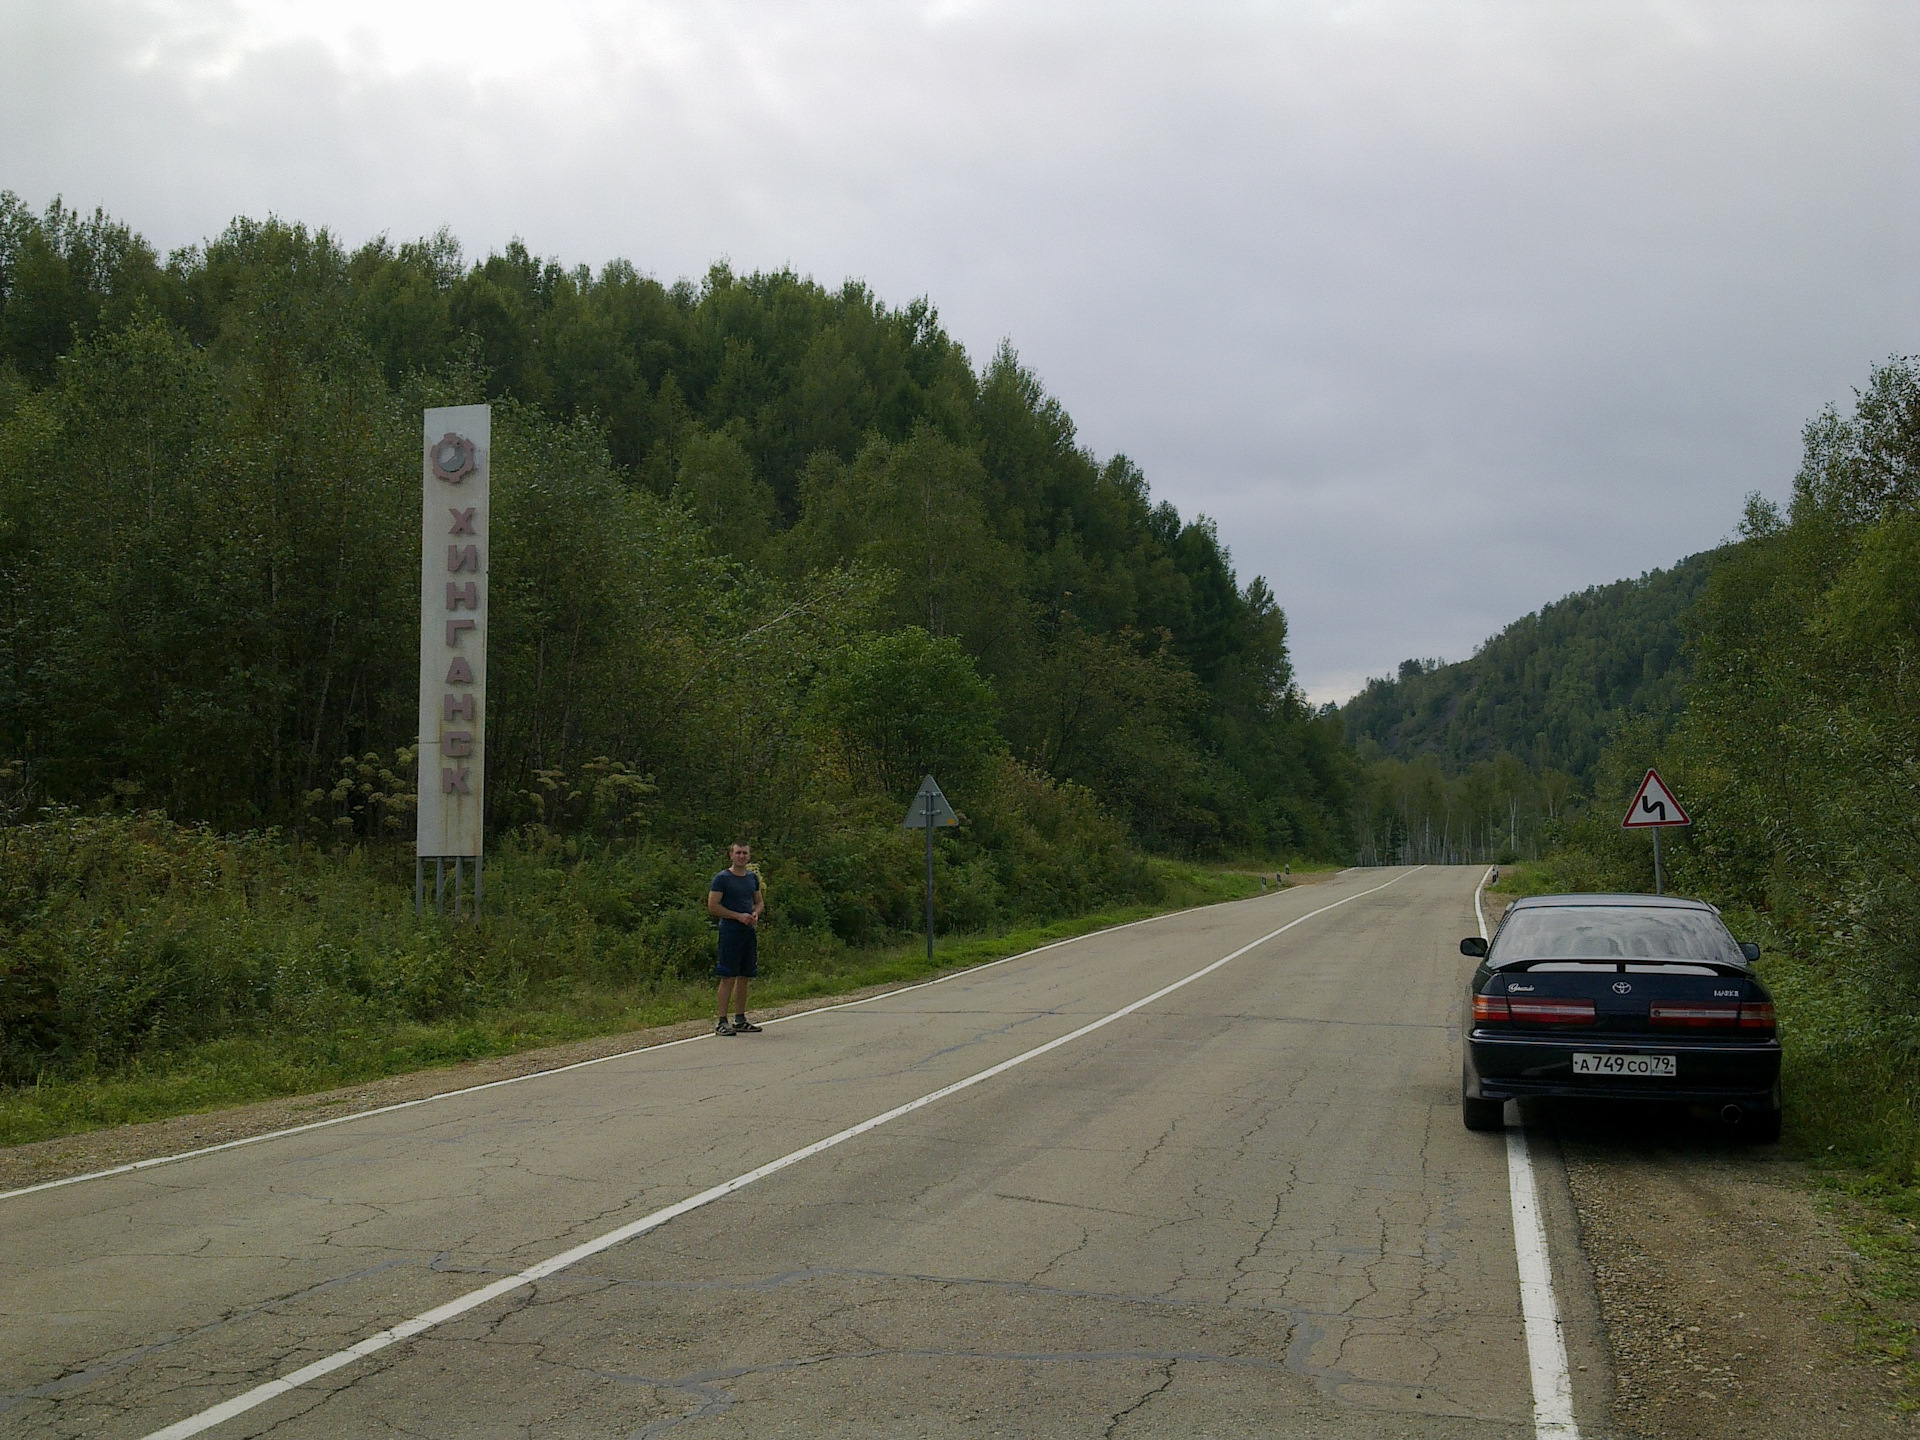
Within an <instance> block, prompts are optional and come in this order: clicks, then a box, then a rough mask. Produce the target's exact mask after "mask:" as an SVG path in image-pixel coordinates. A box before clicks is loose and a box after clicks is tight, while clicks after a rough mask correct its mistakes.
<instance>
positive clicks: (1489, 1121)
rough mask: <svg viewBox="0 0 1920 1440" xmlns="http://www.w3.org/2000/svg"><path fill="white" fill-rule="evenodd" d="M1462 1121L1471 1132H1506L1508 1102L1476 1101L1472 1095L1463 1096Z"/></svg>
mask: <svg viewBox="0 0 1920 1440" xmlns="http://www.w3.org/2000/svg"><path fill="white" fill-rule="evenodd" d="M1460 1120H1461V1123H1462V1124H1464V1125H1465V1126H1466V1127H1467V1129H1469V1130H1504V1129H1506V1128H1507V1104H1506V1101H1504V1100H1476V1099H1474V1098H1473V1096H1471V1095H1462V1096H1461V1097H1460Z"/></svg>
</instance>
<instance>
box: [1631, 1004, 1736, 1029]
mask: <svg viewBox="0 0 1920 1440" xmlns="http://www.w3.org/2000/svg"><path fill="white" fill-rule="evenodd" d="M1647 1019H1648V1020H1650V1021H1651V1022H1652V1023H1654V1024H1655V1025H1678V1026H1681V1027H1682V1028H1687V1029H1701V1028H1713V1029H1721V1030H1730V1029H1732V1028H1733V1027H1734V1026H1735V1025H1738V1024H1739V1023H1740V1007H1739V1006H1738V1005H1724V1004H1718V1005H1717V1004H1714V1003H1712V1002H1710V1001H1692V1002H1688V1003H1685V1004H1682V1003H1679V1002H1677V1001H1672V1000H1656V1001H1654V1002H1653V1004H1652V1005H1650V1006H1648V1007H1647Z"/></svg>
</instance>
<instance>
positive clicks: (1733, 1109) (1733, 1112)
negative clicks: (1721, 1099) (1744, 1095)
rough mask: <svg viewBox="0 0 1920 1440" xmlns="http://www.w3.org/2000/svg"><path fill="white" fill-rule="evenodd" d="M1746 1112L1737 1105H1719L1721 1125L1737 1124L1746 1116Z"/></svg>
mask: <svg viewBox="0 0 1920 1440" xmlns="http://www.w3.org/2000/svg"><path fill="white" fill-rule="evenodd" d="M1746 1113H1747V1112H1746V1111H1745V1110H1742V1109H1741V1108H1740V1107H1739V1106H1738V1105H1722V1106H1721V1107H1720V1122H1721V1123H1722V1124H1723V1125H1738V1124H1739V1123H1740V1122H1741V1120H1742V1119H1744V1118H1745V1117H1746Z"/></svg>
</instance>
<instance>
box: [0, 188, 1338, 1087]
mask: <svg viewBox="0 0 1920 1440" xmlns="http://www.w3.org/2000/svg"><path fill="white" fill-rule="evenodd" d="M478 401H488V402H490V403H491V404H492V405H493V406H494V430H493V433H494V460H493V528H494V543H493V549H492V553H491V556H490V563H489V588H490V594H491V602H490V605H491V622H490V623H491V627H492V628H491V640H490V654H489V712H490V713H489V724H488V742H489V743H488V747H487V754H486V784H487V793H488V796H489V801H488V808H489V824H490V827H491V829H492V830H493V832H495V833H494V836H493V839H492V840H491V841H490V849H491V854H492V861H493V863H492V864H490V869H489V880H490V884H489V896H490V897H498V900H499V904H500V906H501V907H502V909H501V912H500V914H499V915H498V917H497V919H496V920H495V921H493V922H492V923H490V924H489V926H488V928H487V931H486V934H485V935H484V936H483V937H481V938H480V939H478V940H474V939H473V938H472V937H467V938H462V937H460V936H456V935H452V934H450V933H449V934H439V933H437V932H436V933H435V934H428V933H427V932H424V931H422V930H421V929H420V927H418V926H417V925H414V924H413V923H412V922H411V920H410V917H409V916H408V915H407V914H406V913H405V912H406V905H405V902H406V901H407V900H409V899H410V894H411V885H410V880H411V871H412V863H411V850H410V844H409V842H410V839H411V809H410V807H411V805H412V796H413V792H414V780H413V767H414V760H415V757H414V734H413V732H414V729H415V725H416V700H415V694H414V691H415V685H416V678H415V675H416V668H417V660H416V648H417V638H416V636H415V629H416V626H417V620H416V618H415V616H416V604H417V602H416V599H415V594H414V591H415V586H416V584H417V580H416V577H417V567H418V559H417V555H418V548H417V547H418V543H419V541H418V529H417V525H418V520H417V513H418V503H419V502H418V485H419V483H420V482H419V473H420V445H421V440H420V428H419V427H420V411H421V409H422V408H423V407H425V406H431V405H440V404H463V403H472V402H478ZM928 772H931V773H934V774H935V775H936V776H937V777H938V778H939V780H940V782H941V784H942V785H943V787H944V788H945V789H946V792H947V794H948V795H949V797H950V798H951V799H952V801H953V803H954V805H955V806H956V808H957V809H959V811H960V812H961V814H962V815H963V817H964V818H965V820H966V822H967V823H966V824H965V825H963V826H962V827H961V829H960V830H959V831H958V832H956V833H955V834H954V835H952V836H947V837H943V838H942V842H941V854H940V866H941V874H940V884H939V886H938V891H939V902H940V903H939V914H938V922H939V925H940V927H941V928H942V929H943V930H947V931H952V932H956V933H957V932H971V933H979V932H982V931H984V930H988V929H991V928H993V927H995V926H1003V925H1006V924H1009V923H1015V922H1020V921H1023V920H1028V919H1045V918H1054V917H1059V916H1070V915H1074V914H1079V913H1084V912H1088V911H1091V910H1095V909H1098V908H1100V907H1101V906H1103V905H1112V904H1126V903H1147V902H1152V901H1155V900H1156V899H1157V898H1159V899H1163V898H1164V894H1165V889H1166V886H1165V881H1164V877H1163V874H1162V872H1161V871H1160V870H1159V869H1156V868H1155V866H1154V865H1153V864H1150V863H1149V862H1148V858H1147V857H1149V856H1175V857H1200V858H1206V857H1222V856H1230V855H1241V856H1248V857H1261V858H1267V857H1271V858H1272V860H1273V861H1274V864H1273V866H1272V868H1276V869H1277V868H1278V864H1279V862H1280V861H1282V860H1284V859H1286V858H1289V857H1291V858H1296V859H1297V858H1300V857H1302V856H1324V857H1327V858H1337V857H1341V856H1343V855H1344V854H1345V852H1346V849H1347V844H1346V834H1347V825H1348V816H1347V809H1348V805H1349V803H1350V798H1351V764H1350V761H1349V759H1348V754H1347V751H1346V748H1345V746H1344V745H1343V743H1342V739H1341V736H1340V732H1339V722H1338V720H1337V718H1335V717H1333V716H1331V715H1321V714H1316V713H1315V712H1314V711H1312V710H1311V709H1310V707H1309V706H1307V704H1306V703H1305V702H1304V700H1303V699H1302V697H1301V694H1300V692H1299V690H1298V688H1297V686H1296V685H1295V684H1294V681H1293V675H1292V670H1291V667H1290V663H1289V659H1288V651H1287V630H1286V619H1285V616H1284V615H1283V613H1282V612H1281V610H1280V607H1279V605H1278V603H1277V602H1276V600H1275V598H1274V594H1273V591H1272V589H1271V588H1270V586H1269V585H1268V584H1267V582H1266V581H1265V580H1264V579H1262V578H1259V577H1254V578H1251V579H1242V578H1241V577H1240V576H1239V575H1237V574H1236V572H1235V569H1234V567H1233V563H1232V558H1231V556H1230V554H1229V552H1228V550H1227V548H1226V546H1225V544H1224V543H1223V541H1222V539H1221V537H1220V536H1219V534H1218V533H1217V531H1216V530H1215V528H1214V526H1213V525H1212V524H1211V522H1209V521H1207V520H1206V519H1204V518H1200V517H1191V518H1183V517H1182V516H1180V515H1179V514H1178V513H1177V512H1176V511H1175V510H1174V508H1173V507H1172V506H1171V505H1169V504H1167V503H1165V502H1164V501H1156V500H1155V499H1154V497H1153V495H1152V493H1151V491H1150V489H1149V487H1148V483H1147V480H1146V477H1145V476H1144V475H1142V474H1141V472H1140V471H1139V469H1138V468H1137V467H1136V466H1134V465H1133V464H1132V463H1131V462H1130V461H1128V460H1127V458H1126V457H1125V456H1124V455H1111V456H1106V457H1104V458H1103V457H1100V456H1096V455H1095V454H1093V453H1092V452H1091V451H1090V450H1088V449H1087V448H1086V447H1085V446H1084V445H1083V444H1081V442H1080V441H1079V439H1078V438H1077V436H1076V432H1075V429H1074V426H1073V422H1072V420H1071V419H1070V417H1069V416H1068V415H1067V414H1066V412H1065V410H1064V409H1063V408H1062V407H1061V405H1060V404H1059V402H1058V401H1057V400H1055V399H1054V398H1053V397H1052V396H1050V395H1049V394H1048V393H1047V392H1046V390H1045V388H1044V387H1043V386H1042V384H1041V383H1040V381H1039V379H1038V378H1037V377H1036V376H1035V375H1033V374H1032V373H1031V372H1030V371H1028V370H1027V369H1025V368H1024V367H1023V366H1022V365H1021V363H1020V361H1019V358H1018V356H1017V355H1016V354H1015V352H1014V351H1013V350H1012V349H1011V348H1010V347H1009V346H1002V347H1001V348H1000V349H999V350H998V351H997V352H996V353H994V354H993V355H991V356H988V357H985V359H984V360H983V361H982V362H981V363H978V364H976V363H975V362H974V360H973V359H972V358H971V357H969V356H968V355H967V354H966V353H965V351H964V350H963V349H962V348H961V347H960V346H959V345H958V344H957V343H956V342H955V341H954V340H953V339H952V338H951V337H950V336H948V335H947V334H946V333H945V331H944V330H943V329H942V328H941V325H940V322H939V317H938V315H937V313H936V311H935V310H934V308H933V307H932V305H931V304H930V303H928V302H927V301H925V300H915V301H913V302H911V303H909V304H907V305H905V306H904V307H899V308H895V307H891V306H889V305H888V304H886V303H884V302H883V301H882V300H880V299H879V298H878V297H876V296H874V295H873V294H872V293H870V292H869V291H868V290H867V289H866V288H865V287H863V286H862V285H860V284H858V283H856V282H848V283H846V284H844V285H842V286H840V287H839V288H838V289H831V290H830V289H827V288H824V287H822V286H821V285H819V284H816V283H815V282H814V281H812V280H810V279H806V278H803V277H801V276H798V275H795V274H793V273H790V272H785V271H782V272H776V273H769V274H752V275H736V274H734V273H732V272H731V271H730V270H729V269H728V268H727V267H725V266H716V267H714V268H713V269H711V270H710V271H709V272H708V273H707V274H706V275H705V276H704V277H703V278H702V279H701V280H699V281H698V282H697V283H695V282H691V281H685V280H682V281H676V282H674V283H671V284H663V283H661V282H660V281H658V280H655V279H654V278H652V277H650V276H648V275H646V274H644V273H643V272H642V271H640V270H639V269H637V268H636V267H635V266H634V265H632V264H629V263H627V262H625V261H619V260H616V261H612V262H609V263H607V264H605V265H604V266H602V267H601V268H600V269H599V270H598V271H597V272H595V271H591V270H589V269H588V268H587V267H584V266H578V267H574V268H563V267H562V266H561V265H559V264H558V263H556V262H553V261H548V260H543V259H539V258H537V257H535V256H533V255H532V254H530V253H529V252H528V251H527V250H526V249H525V248H524V247H522V246H520V245H518V244H513V245H509V246H508V247H506V249H505V250H504V251H503V252H501V253H496V254H491V255H489V256H487V257H486V258H485V259H483V260H480V261H477V262H474V263H468V262H467V261H466V260H465V259H464V258H463V255H462V252H461V249H460V246H459V243H458V242H457V240H456V239H455V238H454V237H453V236H451V235H450V234H448V233H446V232H442V233H441V234H439V235H436V236H433V237H430V238H428V239H424V240H420V241H415V242H408V243H402V244H398V245H396V244H391V243H389V242H387V241H386V240H384V239H380V240H375V241H372V242H370V243H367V244H365V245H362V246H359V247H358V248H354V249H349V248H347V247H344V246H343V245H341V244H340V243H339V242H338V241H337V240H336V239H335V238H334V237H333V236H332V235H331V234H330V233H329V232H327V231H326V230H324V229H319V230H316V229H309V228H307V227H305V226H303V225H300V224H296V223H289V222H284V221H281V220H278V219H268V220H264V221H256V220H248V219H240V220H236V221H234V222H233V223H232V224H231V225H230V226H229V227H228V228H227V229H226V230H225V231H224V232H223V233H222V234H221V235H219V236H218V237H217V238H215V239H213V240H211V241H209V242H207V243H206V244H204V245H201V246H196V247H192V248H190V249H187V250H183V251H180V252H177V253H174V254H172V255H169V256H165V257H162V256H160V255H158V254H157V253H156V252H155V250H154V249H153V247H152V246H150V245H149V244H148V243H147V242H146V241H145V240H143V239H142V238H141V237H140V236H139V235H138V234H136V233H134V232H133V231H132V230H131V229H129V228H128V227H127V226H125V225H123V224H121V223H119V222H117V221H115V220H113V219H112V218H111V217H109V216H107V215H105V214H102V213H98V212H96V213H95V214H93V215H91V216H87V215H82V214H79V213H76V212H74V211H72V210H70V209H67V208H65V207H63V206H62V205H60V204H58V203H56V204H54V205H53V206H51V207H50V208H48V209H47V210H46V211H44V212H43V213H40V214H35V213H32V212H30V211H29V210H28V209H27V207H26V206H25V205H24V204H23V203H22V202H21V201H20V200H19V199H18V198H17V197H14V196H12V195H4V196H0V946H4V947H5V948H6V953H7V968H6V970H5V974H4V977H0V979H4V983H5V985H6V986H7V987H8V988H7V993H6V994H5V995H4V996H0V1000H4V1008H3V1009H0V1016H4V1019H3V1020H0V1024H3V1025H4V1027H5V1028H4V1032H3V1033H0V1070H3V1071H4V1073H5V1076H6V1077H9V1078H14V1079H26V1078H32V1077H40V1076H46V1075H50V1074H63V1073H69V1072H71V1071H73V1070H74V1068H75V1067H76V1066H78V1067H80V1068H82V1069H84V1068H85V1067H88V1066H99V1065H112V1064H122V1063H130V1062H131V1060H132V1059H137V1058H138V1057H140V1056H143V1055H153V1054H160V1053H167V1052H169V1050H170V1049H177V1048H178V1047H179V1046H181V1045H184V1044H188V1043H200V1042H204V1041H208V1040H209V1039H210V1038H213V1037H218V1036H219V1035H224V1034H230V1033H239V1032H241V1031H248V1030H252V1031H260V1032H262V1033H264V1031H265V1030H271V1029H272V1028H273V1027H274V1026H276V1025H295V1026H301V1025H304V1026H306V1027H307V1029H308V1030H309V1031H311V1032H312V1033H316V1034H317V1033H320V1032H321V1031H324V1030H325V1029H326V1028H327V1026H328V1025H333V1026H334V1027H335V1028H336V1029H337V1028H338V1023H339V1022H338V1020H337V1016H336V1019H335V1020H332V1021H325V1022H323V1021H321V1020H318V1019H311V1018H309V1019H304V1020H303V1019H299V1018H298V1017H300V1016H309V1017H311V1016H315V1015H320V1014H322V1013H325V1014H334V1013H335V1011H338V1010H339V1007H341V1006H345V1007H346V1008H347V1010H348V1011H351V1012H352V1013H354V1014H358V1015H363V1016H365V1017H368V1019H367V1023H368V1024H374V1023H375V1021H377V1020H378V1019H379V1017H380V1016H388V1017H389V1018H392V1017H399V1016H411V1017H413V1018H415V1019H424V1018H430V1017H432V1016H435V1015H440V1014H443V1013H448V1012H449V1011H450V1010H453V1009H459V1008H460V1007H461V1006H463V1005H465V1006H469V1008H472V1007H474V1006H478V1007H481V1008H484V1007H485V1006H486V1005H496V1004H497V1003H503V997H504V998H512V997H515V996H519V997H522V998H524V997H526V996H528V995H532V994H536V993H544V992H543V987H544V991H545V992H551V991H552V990H553V989H554V987H556V986H558V987H562V988H564V987H565V986H567V985H574V984H584V983H587V981H589V980H591V981H592V982H593V983H596V984H600V983H604V984H606V985H613V986H616V987H617V986H622V985H624V986H627V987H628V988H629V989H632V988H633V987H639V988H640V989H642V990H644V989H646V988H647V987H649V986H651V987H655V988H658V986H660V985H672V984H680V983H686V984H691V983H692V982H693V981H694V979H695V978H696V977H697V976H698V975H699V974H701V973H703V971H702V967H703V966H705V965H708V964H710V960H708V959H705V958H703V957H704V955H705V948H706V945H707V941H706V939H705V924H706V922H705V920H704V917H703V916H702V915H700V914H699V912H698V907H699V903H700V899H701V896H702V893H703V889H704V877H705V875H706V874H710V873H711V870H712V869H713V868H717V865H709V864H708V862H709V860H710V858H711V857H712V856H714V855H716V854H718V853H721V847H723V846H724V844H725V843H726V842H727V841H728V840H731V839H734V838H746V839H749V840H751V841H752V842H753V843H754V844H755V845H756V846H758V847H759V849H760V853H761V855H762V857H763V859H762V864H763V867H764V869H765V873H766V874H767V876H768V884H769V893H770V895H773V896H775V897H777V902H776V903H777V908H776V911H775V914H776V915H777V917H778V919H779V921H780V924H779V925H778V926H777V927H775V928H774V929H772V930H770V932H769V943H770V944H771V945H772V946H773V949H774V952H775V955H776V960H778V957H780V956H785V957H787V958H786V961H785V962H784V963H787V964H788V965H789V966H790V967H800V968H803V969H804V968H807V967H813V968H816V969H817V968H819V967H820V966H823V965H830V964H831V963H835V962H833V957H834V956H836V955H842V954H844V953H848V952H849V950H850V947H851V948H856V949H857V948H858V947H870V946H873V945H876V944H882V943H884V942H885V941H886V940H887V938H888V937H890V936H896V935H898V934H900V933H902V932H904V931H905V930H908V929H910V928H911V926H912V925H913V924H914V923H915V915H916V909H917V894H918V883H917V879H916V876H917V873H918V865H917V863H916V856H915V852H914V848H913V846H912V844H911V843H909V837H905V836H903V835H902V834H901V833H900V831H899V828H898V827H899V819H900V816H901V815H902V814H903V813H904V807H905V803H906V800H907V798H908V796H910V795H911V794H912V792H913V790H914V789H915V787H916V786H917V785H918V783H919V780H920V777H921V775H922V774H924V773H928ZM516 865H518V866H520V867H522V870H521V871H516V870H515V868H514V867H515V866H516ZM703 866H706V867H707V868H706V870H705V871H704V872H703V870H702V867H703ZM342 867H345V868H342ZM523 872H524V873H523ZM343 887H344V888H343ZM356 887H358V888H356ZM349 895H352V896H354V897H357V898H355V899H353V900H349V899H347V898H346V897H347V896H349ZM329 896H332V897H333V898H332V899H329V898H328V897H329ZM236 915H244V916H245V917H246V918H247V925H246V926H242V927H239V928H240V930H246V931H247V934H246V935H240V934H239V931H238V930H236V926H235V924H234V923H233V921H234V917H235V916H236ZM269 916H278V917H279V919H278V920H275V921H274V922H273V923H272V924H269V923H268V922H267V919H266V918H263V917H269ZM283 922H284V923H283ZM248 927H251V929H248ZM516 927H518V928H516ZM555 927H558V930H556V929H555ZM561 931H564V932H565V934H566V935H567V936H570V937H572V938H570V939H566V940H565V941H564V942H563V941H562V940H560V939H557V938H556V935H557V934H559V933H560V932H561ZM236 937H238V938H236ZM249 937H250V938H249ZM316 945H319V946H320V948H321V950H322V951H323V952H324V953H325V954H327V955H329V956H331V957H332V958H331V959H330V960H329V961H328V962H327V965H324V966H320V967H319V968H318V969H316V968H315V965H314V963H313V962H312V959H311V957H312V955H313V954H314V953H316V952H315V946H316ZM569 955H571V956H573V958H568V956H569ZM322 972H324V973H322ZM463 996H464V997H467V998H466V999H462V998H461V997H463ZM476 997H477V998H476ZM329 1007H332V1008H329ZM343 1013H344V1012H343ZM382 1023H384V1022H382ZM263 1027H264V1029H263Z"/></svg>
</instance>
